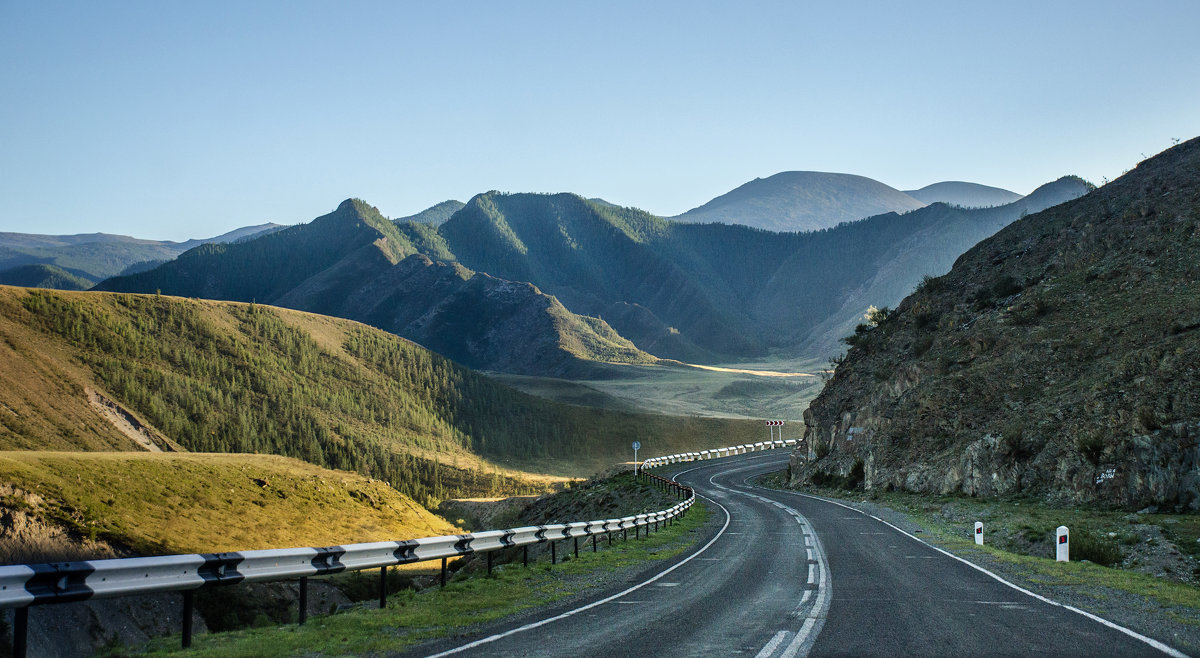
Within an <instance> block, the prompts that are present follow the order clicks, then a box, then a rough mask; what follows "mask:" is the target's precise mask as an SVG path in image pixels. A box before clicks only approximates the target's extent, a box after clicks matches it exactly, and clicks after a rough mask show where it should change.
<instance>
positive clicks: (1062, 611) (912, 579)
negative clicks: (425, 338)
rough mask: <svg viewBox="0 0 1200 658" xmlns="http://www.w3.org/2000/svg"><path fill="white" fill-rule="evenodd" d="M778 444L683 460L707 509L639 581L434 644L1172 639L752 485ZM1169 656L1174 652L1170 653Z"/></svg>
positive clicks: (1095, 646)
mask: <svg viewBox="0 0 1200 658" xmlns="http://www.w3.org/2000/svg"><path fill="white" fill-rule="evenodd" d="M787 457H788V455H787V452H786V451H782V450H780V451H775V452H770V453H765V454H764V453H758V454H748V455H740V456H737V457H730V458H725V459H719V460H714V461H709V462H698V463H694V464H685V465H681V467H680V468H679V470H678V471H675V472H674V473H677V475H676V478H677V479H678V480H680V481H682V482H684V483H687V484H689V485H691V486H693V487H694V488H695V489H696V491H697V492H698V493H699V494H700V495H702V496H703V497H704V498H706V499H707V502H708V505H709V507H710V509H711V510H712V514H711V518H712V519H713V521H714V522H713V523H710V526H712V528H711V531H710V533H709V535H708V536H707V537H705V538H704V539H702V540H701V541H700V542H699V544H698V545H697V548H696V549H694V550H692V551H689V552H687V553H686V554H684V555H682V556H680V557H678V558H676V559H675V560H673V561H672V562H671V563H669V564H668V565H666V566H664V567H662V568H661V569H659V570H657V571H655V572H653V573H650V574H649V575H645V576H643V577H641V578H639V579H637V581H636V582H630V583H625V584H622V585H619V586H615V587H613V588H612V589H611V590H610V591H607V592H604V593H602V594H599V595H597V596H595V597H593V598H592V599H590V600H587V601H584V602H582V603H575V604H573V606H572V607H570V608H568V609H556V610H550V611H548V612H547V613H546V614H545V616H544V617H543V618H541V619H539V620H537V621H535V622H531V623H526V624H523V625H520V626H517V625H512V626H510V627H505V626H501V627H498V628H496V629H493V630H492V631H491V632H490V634H488V635H486V636H483V637H478V638H473V639H471V640H469V641H465V642H464V641H462V640H461V639H460V640H457V641H443V642H441V643H438V644H436V645H430V646H426V647H425V651H424V653H425V654H427V655H429V654H432V655H488V656H497V655H499V656H564V655H573V656H588V655H608V656H611V655H641V656H645V655H670V656H717V655H747V656H755V657H756V658H768V657H775V656H786V657H790V656H806V655H812V656H838V655H851V656H871V655H879V656H897V655H922V656H951V655H953V656H970V655H985V656H986V655H1011V656H1030V655H1054V656H1062V655H1080V656H1085V655H1086V656H1098V655H1121V656H1141V655H1147V656H1162V655H1164V652H1166V653H1168V654H1169V653H1171V650H1170V649H1169V648H1167V647H1165V646H1162V645H1158V646H1157V647H1155V646H1153V645H1152V644H1149V643H1147V642H1145V641H1142V640H1139V639H1138V638H1135V637H1132V636H1131V635H1129V634H1127V633H1126V632H1123V631H1122V630H1121V629H1119V628H1118V627H1115V626H1113V625H1110V624H1107V623H1106V622H1103V620H1098V619H1095V618H1089V617H1087V616H1084V615H1082V614H1080V613H1078V612H1076V611H1073V610H1070V609H1067V608H1064V607H1062V606H1059V605H1057V604H1055V603H1053V602H1050V601H1047V600H1045V599H1041V598H1039V597H1036V596H1035V595H1032V594H1030V593H1028V592H1024V591H1023V590H1019V589H1017V588H1014V587H1012V586H1009V585H1007V584H1005V583H1003V582H1000V581H999V580H997V579H996V578H995V577H993V576H991V575H990V574H988V573H986V572H983V571H982V570H980V569H977V568H976V567H973V566H971V565H969V564H967V563H965V562H963V561H961V560H959V559H957V558H954V557H953V556H950V555H949V554H946V553H943V552H942V551H940V550H938V549H936V548H933V547H931V546H929V545H927V544H925V543H924V542H922V541H920V540H919V539H917V538H915V537H913V536H911V535H908V534H906V533H904V532H902V531H901V530H899V529H897V528H895V527H893V526H890V525H888V524H886V523H884V522H882V521H880V520H878V519H875V518H873V517H870V516H867V515H865V514H862V513H860V512H858V511H857V510H854V509H852V508H849V507H845V506H842V505H839V504H837V503H835V502H832V501H826V500H822V499H818V498H813V497H810V496H804V495H801V494H797V493H791V492H782V491H774V490H769V489H760V488H757V487H753V486H751V485H749V484H747V481H748V480H750V479H751V478H753V477H754V476H756V475H759V474H762V473H767V472H772V471H778V470H780V469H782V468H784V467H785V466H786V464H787ZM1173 655H1182V654H1178V653H1177V652H1176V653H1175V654H1173Z"/></svg>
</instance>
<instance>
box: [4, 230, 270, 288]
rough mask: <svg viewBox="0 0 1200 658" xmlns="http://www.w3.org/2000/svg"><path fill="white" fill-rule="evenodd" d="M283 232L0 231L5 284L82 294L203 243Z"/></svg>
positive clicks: (160, 262) (148, 267) (234, 240)
mask: <svg viewBox="0 0 1200 658" xmlns="http://www.w3.org/2000/svg"><path fill="white" fill-rule="evenodd" d="M281 228H283V227H282V226H281V225H279V224H270V223H268V224H259V225H257V226H245V227H242V228H239V229H235V230H233V231H229V232H228V233H224V234H222V235H218V236H216V237H212V238H206V239H199V240H196V239H193V240H187V241H184V242H171V241H169V240H142V239H139V238H131V237H129V236H126V235H112V234H108V233H83V234H76V235H36V234H30V233H0V283H2V284H7V285H33V286H36V287H45V288H61V289H65V290H83V289H86V288H90V287H91V286H93V285H95V284H96V283H97V282H99V281H102V280H104V279H107V278H109V277H112V276H116V275H118V274H129V273H132V272H135V271H142V270H147V269H150V268H151V267H154V266H157V265H160V264H162V263H164V262H166V261H168V260H171V259H173V258H175V257H176V256H178V255H179V254H182V253H183V252H185V251H187V250H189V249H193V248H195V247H198V246H200V245H202V244H206V243H226V242H236V241H238V240H245V239H248V238H251V237H253V236H256V235H261V234H263V233H264V232H270V231H276V230H279V229H281ZM16 268H22V269H19V270H17V269H16Z"/></svg>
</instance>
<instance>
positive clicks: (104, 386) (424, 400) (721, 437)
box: [0, 288, 758, 503]
mask: <svg viewBox="0 0 1200 658" xmlns="http://www.w3.org/2000/svg"><path fill="white" fill-rule="evenodd" d="M0 311H2V313H0V318H3V321H0V338H3V341H2V342H0V359H2V362H3V368H0V372H2V373H4V374H3V375H0V376H3V377H6V378H9V377H11V379H12V381H13V383H14V384H15V385H14V386H13V387H12V388H9V387H5V388H4V389H2V390H0V405H2V406H0V446H3V447H7V448H10V449H26V450H28V449H60V450H62V449H67V450H70V449H84V450H97V449H122V450H128V449H133V448H136V444H134V443H132V442H131V441H130V440H129V439H128V438H126V436H125V435H123V434H121V433H120V432H117V431H115V430H114V429H112V428H111V427H109V428H107V429H106V428H105V427H104V425H105V422H106V421H104V420H103V418H101V417H100V416H99V414H98V413H97V412H96V411H95V410H94V408H93V406H92V404H91V403H89V402H88V399H87V398H88V395H87V390H88V389H89V388H90V389H93V390H95V391H99V392H100V393H102V394H103V396H104V397H105V398H107V399H109V400H112V401H114V402H115V403H117V404H119V405H120V406H121V407H123V409H124V410H125V411H126V412H127V413H128V415H129V416H130V417H131V418H133V419H134V420H136V421H137V422H138V424H141V425H146V426H148V427H150V428H153V429H154V430H156V431H157V432H158V433H161V434H163V435H165V436H166V437H168V438H169V439H171V440H173V441H174V442H176V443H177V444H179V445H181V446H183V447H184V448H186V449H187V450H190V451H199V452H241V453H250V452H258V453H271V454H281V455H287V456H292V457H297V458H300V459H304V460H306V461H309V462H310V463H313V464H318V465H323V466H327V467H332V468H339V469H344V470H352V471H357V472H359V473H362V474H365V475H369V476H371V477H375V478H378V479H381V480H384V481H386V482H388V483H390V484H392V486H394V487H395V488H396V489H397V490H399V491H401V492H404V493H407V494H410V495H412V496H413V497H414V498H416V499H417V500H418V501H420V502H422V503H427V502H430V501H433V500H438V499H441V498H444V497H449V496H469V495H488V494H494V493H497V492H500V491H503V492H507V493H517V492H522V491H539V490H543V489H544V488H545V486H546V485H545V483H544V482H542V483H540V484H539V483H537V482H531V481H529V480H528V478H527V477H526V476H525V475H524V474H521V473H517V472H516V470H521V471H537V472H541V473H546V474H550V475H555V476H575V475H586V474H587V473H589V472H591V471H594V470H598V469H600V468H603V467H606V466H608V465H610V464H611V463H612V462H614V461H624V460H625V459H627V458H628V456H627V454H626V453H627V447H628V444H629V443H630V442H631V441H633V440H640V441H642V443H643V444H645V445H648V446H651V445H653V446H657V447H660V448H661V451H662V452H669V451H675V450H677V449H685V448H688V447H695V446H699V445H718V444H723V443H728V442H729V441H731V440H733V441H737V442H742V441H743V440H744V437H749V436H751V435H757V432H756V431H755V430H757V429H758V428H757V425H756V424H753V423H746V422H738V421H722V420H715V419H713V420H693V419H679V418H672V417H662V416H652V415H638V414H622V413H617V412H610V411H603V410H595V409H587V408H583V407H575V406H571V405H563V404H557V403H552V402H550V401H548V400H545V399H542V398H537V397H533V396H530V395H526V394H522V393H519V392H517V391H515V390H513V389H510V388H508V387H505V386H502V385H500V384H498V383H496V382H495V381H493V380H491V379H488V378H486V377H484V376H481V375H479V374H476V373H474V372H472V371H470V370H467V369H466V368H463V367H461V366H459V365H457V364H455V363H453V362H451V361H449V360H447V359H445V358H442V357H440V356H437V355H436V354H433V353H431V352H429V351H428V350H425V349H423V348H421V347H419V346H417V345H414V344H412V343H410V342H408V341H406V340H404V339H401V338H398V337H396V336H394V335H392V334H388V333H386V332H383V331H379V330H375V329H371V328H369V327H367V326H365V325H361V324H358V323H355V322H350V321H345V320H338V319H333V318H327V317H322V316H316V315H312V314H307V313H300V312H295V311H287V310H284V309H277V308H272V307H265V306H262V305H255V304H240V303H228V302H212V301H194V300H185V299H180V298H171V297H165V296H154V295H148V296H141V295H124V294H109V293H63V292H52V291H40V290H26V289H20V288H0ZM9 373H13V374H12V375H10V374H9ZM166 447H167V448H168V449H169V448H170V446H169V445H166Z"/></svg>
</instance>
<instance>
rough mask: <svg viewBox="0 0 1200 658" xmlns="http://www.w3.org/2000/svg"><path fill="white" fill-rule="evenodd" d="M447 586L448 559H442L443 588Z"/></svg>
mask: <svg viewBox="0 0 1200 658" xmlns="http://www.w3.org/2000/svg"><path fill="white" fill-rule="evenodd" d="M445 586H446V558H442V587H445Z"/></svg>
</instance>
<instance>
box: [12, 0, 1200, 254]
mask: <svg viewBox="0 0 1200 658" xmlns="http://www.w3.org/2000/svg"><path fill="white" fill-rule="evenodd" d="M645 5H652V6H651V7H647V6H645ZM1198 25H1200V2H1195V1H1194V0H1182V1H1179V2H1154V1H1153V0H1149V1H1147V2H1139V3H1133V2H1026V3H1018V2H1003V3H974V2H971V3H965V2H945V3H932V2H925V3H916V2H890V1H889V2H822V3H811V2H799V1H788V2H757V3H744V2H742V3H734V2H725V3H709V2H694V1H693V2H677V3H676V2H672V3H666V2H664V3H648V2H589V3H583V2H561V1H551V2H504V3H501V2H490V1H489V2H378V3H363V2H336V3H334V2H313V3H302V2H278V3H269V2H251V3H245V2H217V1H212V2H163V1H162V0H154V1H152V2H132V1H114V2H92V1H88V2H76V3H71V2H26V1H21V0H0V90H2V97H0V231H20V232H33V233H78V232H94V231H104V232H109V233H124V234H131V235H136V236H138V237H146V238H156V239H174V240H182V239H186V238H189V237H206V236H210V235H215V234H218V233H221V232H224V231H226V230H229V229H231V228H235V227H237V226H244V225H247V224H257V223H261V222H266V221H274V222H279V223H285V224H293V223H298V222H302V221H308V220H310V219H312V218H313V217H315V216H318V215H320V214H323V213H325V212H328V211H329V210H331V209H332V208H334V207H335V206H336V205H337V204H338V202H340V201H341V200H343V199H345V198H347V197H352V196H354V197H361V198H363V199H366V200H367V201H369V202H370V203H373V204H374V205H376V206H378V207H379V209H380V210H381V211H383V213H384V214H386V215H389V216H392V217H398V216H403V215H407V214H411V213H414V212H416V211H419V210H421V209H423V208H425V207H428V206H430V205H433V204H434V203H437V202H439V201H442V200H445V199H451V198H454V199H459V200H463V201H465V200H467V199H468V198H469V197H470V196H472V195H474V194H476V193H479V192H483V191H487V190H490V189H498V190H504V191H512V192H526V191H529V192H562V191H568V192H576V193H579V194H583V195H585V196H599V197H603V198H605V199H608V200H609V201H612V202H615V203H620V204H623V205H634V206H638V207H640V208H644V209H646V210H649V211H652V212H655V213H658V214H662V215H674V214H677V213H680V212H683V211H685V210H688V209H689V208H692V207H695V206H698V205H700V204H702V203H704V202H705V201H708V200H709V199H711V198H712V197H714V196H717V195H719V194H722V193H724V192H727V191H729V190H730V189H732V188H734V187H736V186H737V185H740V184H742V183H744V182H746V181H748V180H750V179H752V178H754V177H756V176H764V177H765V176H768V175H771V174H773V173H776V172H779V171H787V170H819V171H836V172H847V173H855V174H861V175H864V176H869V177H871V178H875V179H877V180H880V181H882V182H884V183H887V184H889V185H892V186H894V187H897V188H900V189H909V188H914V187H920V186H923V185H926V184H928V183H933V182H936V181H941V180H969V181H975V182H980V183H984V184H988V185H996V186H1000V187H1005V188H1008V189H1011V190H1014V191H1017V192H1021V193H1028V192H1029V191H1031V190H1032V189H1033V188H1034V187H1036V186H1037V185H1039V184H1041V183H1044V182H1046V181H1049V180H1053V179H1055V178H1057V177H1059V176H1061V175H1064V174H1078V175H1081V176H1083V177H1085V178H1088V179H1090V180H1093V181H1094V182H1097V183H1099V182H1101V181H1102V179H1103V178H1104V177H1108V178H1114V177H1116V176H1118V175H1120V174H1121V172H1122V171H1124V170H1126V169H1129V168H1131V167H1132V166H1133V165H1134V164H1135V163H1136V162H1137V161H1138V160H1140V159H1141V158H1142V156H1143V154H1144V155H1147V156H1148V155H1152V154H1154V153H1156V152H1158V151H1160V150H1162V149H1164V148H1166V147H1168V146H1170V145H1171V139H1172V138H1180V139H1188V138H1191V137H1194V136H1196V135H1197V134H1200V82H1198V80H1200V78H1198V75H1200V73H1198V72H1200V45H1198V44H1200V39H1197V37H1196V28H1197V26H1198Z"/></svg>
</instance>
